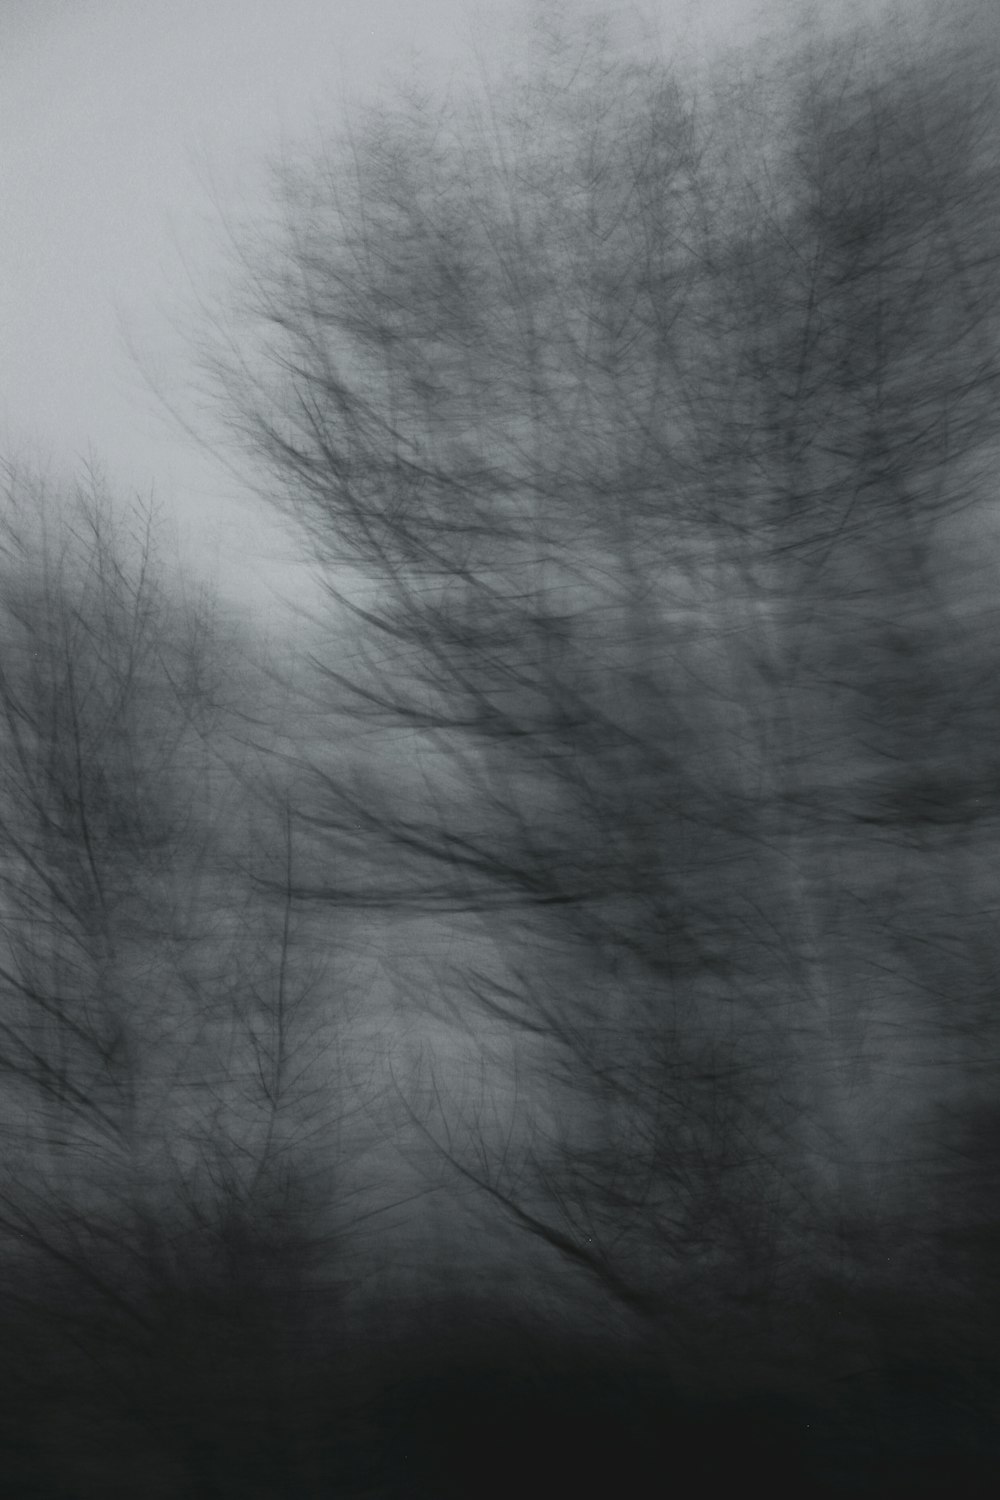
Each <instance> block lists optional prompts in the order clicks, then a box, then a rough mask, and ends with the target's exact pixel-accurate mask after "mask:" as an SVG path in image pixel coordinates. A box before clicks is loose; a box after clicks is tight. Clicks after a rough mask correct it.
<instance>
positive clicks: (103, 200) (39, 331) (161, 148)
mask: <svg viewBox="0 0 1000 1500" xmlns="http://www.w3.org/2000/svg"><path fill="white" fill-rule="evenodd" d="M537 3H539V4H542V3H543V0H537ZM549 8H550V7H549ZM565 8H566V9H567V10H568V11H569V12H571V13H572V12H574V11H575V10H576V9H578V8H579V9H584V8H585V7H584V5H583V0H581V3H580V5H579V6H578V5H577V4H576V3H574V0H567V4H566V6H565ZM610 8H611V10H612V11H613V12H614V13H616V14H624V13H627V12H634V13H636V14H638V15H640V16H641V17H642V18H643V19H644V20H645V21H646V22H647V23H649V24H652V25H653V26H654V27H656V26H658V27H659V30H660V35H661V37H662V38H663V39H664V40H665V41H669V40H670V39H671V38H673V37H674V36H677V37H678V38H682V39H684V41H685V42H686V44H687V45H688V46H694V45H700V46H710V45H711V44H712V42H713V41H714V40H715V39H722V40H724V41H726V42H733V41H734V40H736V39H737V38H738V37H739V36H740V35H741V34H749V33H750V32H752V29H753V27H754V25H755V24H756V22H755V17H756V16H757V14H758V11H759V0H640V3H638V4H636V5H634V6H630V5H625V4H621V5H619V6H615V5H612V6H611V7H610ZM529 12H530V0H516V3H515V0H0V140H2V142H3V151H2V153H0V192H2V200H3V214H4V222H3V233H2V236H0V338H2V349H3V356H4V359H3V365H2V367H0V368H2V383H0V446H2V447H3V448H4V449H5V450H6V451H13V452H14V453H17V454H22V455H24V454H26V455H27V456H29V457H34V458H36V459H40V460H42V461H44V462H48V463H51V464H53V465H54V467H55V468H56V469H57V470H60V471H63V472H65V471H66V470H72V469H73V468H75V467H77V466H78V464H79V461H80V460H81V459H86V458H87V457H88V455H91V454H92V455H93V456H94V457H96V459H97V460H98V461H99V462H100V463H101V464H102V465H103V466H104V468H105V469H106V471H107V472H108V474H109V476H110V478H111V479H112V481H113V482H114V483H115V484H116V486H117V487H118V488H119V489H121V490H125V491H128V490H138V491H140V492H141V493H143V494H149V493H150V492H151V491H154V490H155V493H156V494H157V495H158V497H159V498H160V499H161V501H162V502H163V503H164V505H165V506H166V507H167V508H168V510H169V511H170V513H171V514H173V515H174V516H176V517H177V518H178V523H179V526H180V530H181V533H182V539H183V540H184V542H185V544H186V546H187V547H188V548H189V549H190V551H191V553H192V554H193V555H195V556H197V557H198V558H199V559H200V561H201V563H202V564H203V565H204V566H205V567H206V568H207V570H208V571H209V572H214V571H217V576H218V579H219V582H220V584H221V586H222V587H223V589H224V591H225V592H226V593H228V594H231V595H234V596H237V597H241V598H243V599H255V600H264V599H265V598H267V597H269V594H270V591H271V589H272V587H273V586H277V587H278V588H279V589H284V590H286V591H287V590H288V589H289V588H290V587H292V586H294V582H295V580H294V575H293V573H292V572H291V570H290V565H289V564H288V563H283V561H282V559H283V558H286V557H288V558H290V556H291V550H292V544H291V542H290V541H289V540H288V538H287V537H284V536H282V534H281V533H279V532H278V530H277V529H276V527H274V526H273V525H272V524H270V523H269V522H268V520H267V518H266V516H265V514H264V512H263V511H262V509H261V507H260V506H258V505H256V504H254V503H253V502H250V501H248V500H247V499H246V497H245V496H244V497H241V496H240V493H239V489H238V485H237V482H236V481H235V480H234V479H233V478H232V477H231V475H229V474H227V473H226V471H225V470H224V469H222V468H221V467H219V466H217V465H215V464H213V462H212V461H211V459H210V458H209V457H208V456H207V455H206V454H205V453H204V452H202V451H200V450H199V449H198V448H197V447H196V445H194V444H193V443H192V442H191V441H190V440H188V439H186V438H185V437H184V435H183V432H182V431H181V430H180V428H179V427H172V426H171V425H170V424H169V422H168V420H167V419H166V417H165V415H164V413H163V411H162V409H161V408H160V407H159V406H158V404H157V402H156V401H155V400H154V398H153V397H152V396H151V394H150V391H149V389H148V385H147V384H146V383H145V381H144V378H143V375H142V373H141V371H140V368H139V367H138V365H137V363H136V361H135V359H134V357H133V356H132V355H131V354H130V352H129V344H130V342H131V343H132V345H134V346H135V347H136V348H137V349H138V350H139V351H140V354H141V362H142V363H143V364H145V365H147V366H148V367H149V368H150V369H152V370H153V371H154V372H156V374H157V376H158V378H160V379H161V380H162V381H163V382H164V385H165V387H166V389H167V390H168V393H169V395H170V397H171V400H172V401H174V402H176V403H177V404H179V405H180V406H181V407H182V408H183V404H184V395H183V391H184V378H185V376H184V361H185V358H187V357H188V356H186V355H185V353H184V341H183V337H182V333H183V329H184V327H185V326H187V327H188V328H190V319H191V308H192V304H193V300H194V296H195V294H196V293H202V292H204V290H205V289H206V288H207V287H208V286H210V285H211V284H212V274H213V271H215V272H217V271H218V268H219V266H220V264H221V246H222V243H223V234H222V229H221V225H220V219H219V209H220V208H221V209H222V210H223V212H228V213H234V212H235V213H237V214H240V215H244V214H245V211H246V209H247V206H248V205H250V206H252V205H253V203H254V201H255V199H254V195H255V194H256V193H259V192H260V191H261V185H262V180H263V164H264V163H265V162H266V160H267V158H268V156H269V155H271V156H273V155H275V154H276V153H277V152H278V151H279V150H280V147H281V143H282V141H283V140H286V141H288V140H291V141H294V140H296V139H298V138H301V137H302V136H310V135H312V134H313V133H314V132H315V130H316V129H317V127H318V126H319V125H320V124H321V123H322V122H323V121H324V120H329V121H336V120H337V119H338V117H339V116H341V115H342V114H343V111H344V108H345V101H346V100H347V99H349V98H351V97H355V98H358V97H360V98H366V97H371V96H374V95H376V94H377V93H378V91H379V90H381V89H383V88H385V87H386V86H387V83H388V81H389V80H390V79H391V75H392V72H393V70H395V72H396V73H397V74H399V73H402V74H404V75H405V74H407V73H409V72H411V71H417V72H419V75H420V76H421V77H422V78H423V79H425V80H429V81H431V82H432V83H440V84H442V85H443V84H446V83H448V82H452V83H455V82H458V83H459V84H460V82H461V78H462V76H463V70H466V71H467V70H469V69H470V68H473V67H475V50H474V49H475V48H477V47H478V48H479V51H480V53H481V55H483V56H484V57H486V58H487V59H488V62H489V65H490V66H491V68H493V69H496V67H497V66H498V65H499V66H502V65H503V59H504V58H505V57H506V56H507V55H508V53H509V55H516V53H517V51H518V49H519V48H520V49H521V50H522V51H523V49H524V47H525V46H526V45H527V36H528V28H527V16H528V14H529Z"/></svg>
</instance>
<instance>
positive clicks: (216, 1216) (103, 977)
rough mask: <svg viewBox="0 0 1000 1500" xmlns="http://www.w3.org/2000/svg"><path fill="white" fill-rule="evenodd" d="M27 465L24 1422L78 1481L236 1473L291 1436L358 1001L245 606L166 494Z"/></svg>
mask: <svg viewBox="0 0 1000 1500" xmlns="http://www.w3.org/2000/svg"><path fill="white" fill-rule="evenodd" d="M6 481H7V487H6V493H5V495H4V502H5V503H4V510H3V517H2V533H0V536H2V547H3V552H2V558H0V579H2V584H3V587H2V600H0V637H2V642H3V645H2V650H0V830H2V836H3V846H4V856H3V867H2V872H0V1079H2V1093H3V1104H2V1116H0V1120H2V1129H3V1146H4V1149H3V1167H2V1172H0V1244H2V1246H3V1255H4V1269H3V1275H2V1278H0V1327H2V1329H3V1331H4V1345H5V1350H8V1351H9V1352H7V1353H5V1356H4V1360H3V1362H2V1364H0V1379H2V1382H3V1389H4V1392H5V1398H6V1397H7V1396H9V1398H10V1399H9V1402H8V1401H7V1400H6V1399H5V1412H13V1416H12V1417H9V1416H8V1415H5V1421H4V1433H5V1437H6V1434H7V1432H8V1429H9V1430H10V1431H11V1432H12V1433H14V1434H16V1435H17V1437H18V1440H19V1441H21V1440H22V1438H23V1434H22V1433H20V1431H19V1428H20V1426H21V1425H22V1424H24V1425H26V1428H27V1430H28V1431H29V1432H30V1431H31V1429H32V1427H33V1425H34V1423H35V1422H36V1421H37V1422H39V1423H41V1422H42V1421H43V1418H44V1421H45V1422H47V1423H49V1424H50V1425H51V1426H52V1427H53V1429H55V1430H63V1429H65V1432H64V1436H63V1438H62V1440H61V1441H58V1442H55V1443H53V1440H52V1438H51V1436H50V1437H49V1438H48V1439H47V1442H46V1441H42V1442H41V1444H40V1447H38V1451H36V1452H35V1453H34V1455H33V1457H32V1458H31V1459H30V1462H29V1461H28V1460H26V1464H27V1468H28V1470H29V1472H33V1473H34V1476H35V1478H36V1479H37V1476H38V1473H39V1472H41V1473H42V1474H43V1475H44V1474H45V1473H49V1474H50V1477H51V1478H52V1482H53V1483H55V1482H56V1477H53V1469H54V1467H58V1464H59V1463H62V1464H64V1465H65V1469H66V1474H64V1476H63V1478H64V1479H65V1481H66V1482H67V1483H69V1484H70V1485H71V1486H72V1487H73V1492H74V1493H79V1494H84V1493H87V1494H91V1493H94V1494H97V1493H107V1492H108V1486H109V1485H117V1484H119V1483H120V1482H125V1483H131V1482H132V1481H131V1480H130V1479H129V1472H130V1471H129V1467H128V1466H129V1464H134V1466H135V1468H136V1476H135V1480H134V1482H135V1483H136V1484H139V1485H140V1486H141V1485H142V1484H143V1483H145V1481H143V1480H140V1479H139V1478H138V1474H139V1472H140V1471H142V1470H143V1469H145V1470H146V1472H147V1474H148V1469H149V1465H150V1462H151V1457H150V1456H151V1454H152V1455H153V1460H154V1461H159V1460H162V1461H163V1462H164V1463H165V1464H166V1466H167V1472H168V1473H170V1472H171V1471H172V1470H173V1469H174V1468H175V1467H176V1466H177V1465H178V1463H179V1464H180V1469H181V1471H182V1472H180V1473H179V1474H178V1475H177V1477H176V1483H177V1487H178V1488H177V1491H176V1492H180V1490H181V1489H183V1490H184V1492H185V1493H190V1492H191V1488H192V1487H193V1488H195V1489H199V1488H200V1487H203V1486H205V1485H208V1484H210V1483H215V1484H217V1485H218V1486H224V1485H231V1486H233V1487H235V1489H239V1491H240V1493H246V1492H247V1489H246V1485H247V1483H248V1481H247V1479H246V1475H245V1473H244V1475H243V1479H242V1480H241V1479H240V1477H239V1474H240V1470H241V1468H242V1467H245V1466H246V1465H250V1466H254V1465H255V1466H256V1467H257V1469H258V1470H259V1471H260V1472H261V1473H263V1472H265V1470H266V1469H267V1466H268V1465H269V1464H274V1465H276V1466H277V1467H278V1468H279V1470H280V1472H281V1473H282V1474H283V1475H284V1476H285V1477H286V1478H287V1477H288V1476H289V1475H291V1474H293V1473H294V1472H295V1470H296V1466H297V1465H298V1464H299V1463H300V1461H301V1453H300V1451H299V1450H300V1449H301V1446H302V1441H301V1439H300V1437H299V1436H298V1434H299V1426H300V1414H298V1413H296V1412H295V1410H294V1393H295V1391H296V1388H297V1384H298V1380H297V1377H295V1376H294V1374H293V1370H294V1363H295V1362H294V1360H293V1359H292V1357H291V1348H292V1346H293V1345H294V1344H295V1342H296V1339H297V1337H298V1336H299V1335H300V1334H301V1333H302V1330H303V1328H305V1327H308V1326H309V1324H308V1323H307V1320H306V1299H307V1295H308V1297H310V1298H312V1299H313V1300H315V1299H316V1298H317V1297H319V1296H320V1295H321V1294H322V1291H323V1289H324V1288H328V1287H329V1285H330V1283H331V1281H335V1279H336V1268H337V1264H338V1254H339V1240H338V1239H337V1235H338V1234H339V1232H340V1231H341V1230H342V1228H343V1224H344V1222H345V1220H346V1219H348V1218H349V1217H350V1214H351V1212H352V1211H353V1210H352V1208H351V1206H350V1201H349V1200H350V1194H351V1192H352V1191H354V1192H356V1191H357V1185H356V1183H355V1182H353V1181H352V1182H351V1184H350V1187H348V1186H347V1185H346V1183H345V1181H344V1174H343V1173H342V1172H341V1170H340V1169H341V1165H342V1162H341V1159H340V1155H339V1148H338V1141H337V1138H336V1127H337V1126H338V1124H341V1125H342V1121H343V1117H344V1115H345V1114H346V1113H347V1111H348V1109H349V1105H348V1102H347V1101H346V1099H345V1094H344V1090H343V1088H338V1086H337V1081H336V1079H337V1075H336V1070H335V1068H334V1067H333V1066H332V1062H331V1058H332V1056H333V1053H334V1050H335V1044H336V1043H337V1041H338V1038H339V1037H340V1036H341V1034H342V1030H343V1018H344V1004H343V1000H341V1002H340V1004H339V1005H333V1004H331V1001H330V995H329V981H328V979H327V976H326V974H325V973H324V970H323V965H322V964H321V963H320V961H319V960H318V958H317V952H316V947H315V944H314V943H312V942H310V941H309V938H308V934H307V932H306V930H305V928H304V926H303V923H302V921H301V920H300V919H299V917H298V915H297V913H296V911H295V910H293V906H294V900H293V891H292V879H293V870H294V858H295V854H294V828H293V823H292V819H291V816H290V815H289V816H288V817H285V818H283V819H282V820H280V821H279V823H278V826H277V829H276V828H275V818H274V814H273V811H272V807H273V803H274V801H275V799H276V797H277V795H278V794H277V792H276V790H275V788H274V787H273V785H270V784H269V785H268V786H267V788H265V785H264V775H263V769H262V767H261V766H260V764H259V758H255V757H254V756H252V755H251V754H250V753H249V751H248V748H247V745H246V743H245V741H246V729H247V723H248V722H250V721H252V722H253V724H254V732H255V734H256V735H258V737H259V735H260V733H261V725H262V724H263V723H264V722H265V720H266V714H265V712H264V707H263V704H262V702H261V701H260V696H259V693H258V689H257V685H256V684H254V683H253V682H252V680H251V678H250V673H249V671H248V670H247V668H246V666H245V665H244V661H243V659H242V648H241V643H240V641H239V639H238V637H237V636H236V635H235V634H234V632H233V631H231V630H228V629H227V628H226V627H225V625H224V622H222V621H220V620H218V619H217V618H213V615H212V613H211V610H210V606H209V605H208V603H207V601H206V600H204V599H202V598H198V597H197V596H195V597H194V598H193V599H192V598H191V596H190V594H189V595H188V596H187V597H185V594H184V591H183V589H182V585H181V582H180V581H179V580H176V579H174V578H172V577H171V574H170V571H169V568H168V566H167V564H166V562H165V561H164V560H163V557H162V554H161V552H160V550H159V548H160V541H159V531H158V525H157V518H156V516H155V515H154V514H153V513H152V512H151V511H150V510H149V509H147V508H145V507H143V506H141V505H139V504H135V505H133V506H131V507H122V506H116V505H115V504H114V503H113V501H112V500H111V498H110V496H109V494H108V492H107V489H106V487H105V486H104V485H103V484H102V482H101V480H100V478H99V477H98V476H96V475H94V474H91V475H88V476H86V477H85V480H84V481H83V482H81V483H80V484H79V485H77V486H75V487H72V486H66V487H65V488H64V489H63V490H62V491H60V490H58V489H56V488H54V487H51V486H46V485H45V484H44V483H43V481H42V480H41V479H40V478H39V477H38V476H37V475H32V474H30V473H28V472H27V471H25V470H24V469H20V468H17V467H15V466H13V465H12V466H10V467H9V468H8V470H7V472H6ZM256 655H257V656H259V655H260V651H259V649H258V650H257V652H256ZM269 774H270V780H271V782H272V783H273V781H274V769H273V766H272V767H271V768H270V772H269ZM265 792H266V795H265ZM264 864H266V865H267V867H268V880H267V881H266V882H265V881H263V880H262V879H261V878H260V867H261V865H264ZM275 867H277V868H278V869H280V870H281V871H282V872H283V876H282V879H281V880H279V881H278V886H279V891H280V899H279V900H278V901H277V902H276V901H275V896H274V891H273V873H274V869H275ZM320 1084H321V1085H322V1086H320ZM321 1146H322V1148H323V1149H322V1150H321V1149H320V1147H321ZM338 1207H339V1213H338ZM328 1300H329V1299H328ZM324 1317H327V1315H326V1314H323V1316H321V1315H320V1312H319V1310H318V1309H317V1308H316V1307H315V1306H313V1307H312V1308H311V1309H310V1311H309V1314H308V1318H309V1320H311V1323H312V1324H315V1325H316V1326H317V1327H318V1326H320V1325H321V1324H322V1322H323V1318H324ZM299 1353H300V1355H301V1357H302V1358H303V1359H305V1358H306V1354H305V1350H304V1349H300V1351H299ZM26 1400H27V1401H28V1404H29V1405H30V1406H32V1407H33V1408H34V1409H36V1410H37V1416H36V1415H32V1414H31V1413H30V1412H29V1413H28V1415H25V1414H24V1412H23V1411H22V1407H23V1404H24V1402H25V1401H26ZM303 1420H304V1419H303ZM107 1424H111V1429H110V1430H111V1431H113V1432H114V1433H115V1434H117V1436H116V1441H115V1442H114V1443H112V1444H111V1450H110V1451H103V1452H102V1451H99V1449H100V1441H99V1434H100V1433H102V1432H104V1433H106V1432H107V1431H108V1426H107ZM248 1433H252V1440H251V1438H250V1437H249V1436H248ZM116 1466H118V1467H117V1468H116ZM185 1466H186V1468H185ZM213 1475H214V1476H215V1477H214V1479H213V1477H212V1476H213ZM27 1482H28V1481H27V1479H26V1480H25V1483H27ZM91 1484H92V1487H89V1486H91ZM214 1492H215V1493H223V1492H228V1491H224V1490H223V1489H221V1488H220V1489H217V1490H216V1491H214Z"/></svg>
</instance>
